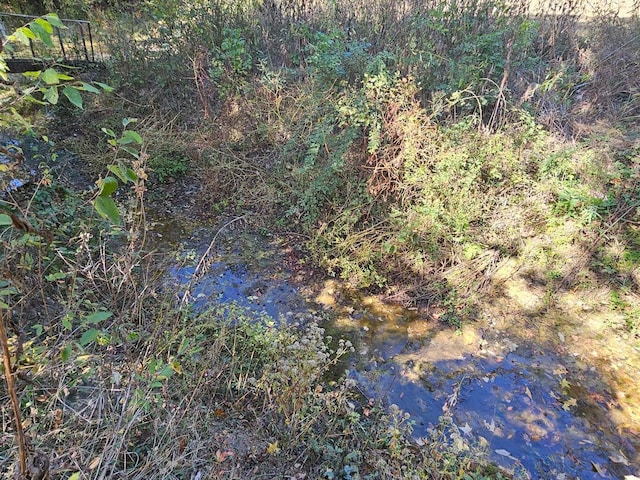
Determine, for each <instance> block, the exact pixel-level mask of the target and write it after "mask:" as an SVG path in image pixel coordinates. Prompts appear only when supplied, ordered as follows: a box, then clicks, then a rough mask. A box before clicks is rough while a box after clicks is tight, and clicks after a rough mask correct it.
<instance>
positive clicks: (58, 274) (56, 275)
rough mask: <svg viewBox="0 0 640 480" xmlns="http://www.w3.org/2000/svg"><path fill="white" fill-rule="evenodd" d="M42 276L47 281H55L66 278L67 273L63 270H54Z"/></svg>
mask: <svg viewBox="0 0 640 480" xmlns="http://www.w3.org/2000/svg"><path fill="white" fill-rule="evenodd" d="M44 278H45V279H46V280H47V282H57V281H58V280H63V279H65V278H67V274H66V273H65V272H55V273H50V274H49V275H46V276H45V277H44Z"/></svg>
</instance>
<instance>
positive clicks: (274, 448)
mask: <svg viewBox="0 0 640 480" xmlns="http://www.w3.org/2000/svg"><path fill="white" fill-rule="evenodd" d="M279 451H280V447H279V446H278V441H277V440H276V441H275V442H273V443H270V444H269V446H268V447H267V453H268V454H269V455H275V454H276V453H278V452H279Z"/></svg>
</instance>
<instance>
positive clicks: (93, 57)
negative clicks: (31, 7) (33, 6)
mask: <svg viewBox="0 0 640 480" xmlns="http://www.w3.org/2000/svg"><path fill="white" fill-rule="evenodd" d="M36 18H38V17H37V16H33V15H20V14H16V13H4V12H0V35H2V41H3V44H4V43H5V41H6V37H7V36H8V35H10V34H11V33H12V32H14V31H15V30H16V29H17V28H19V27H21V26H23V25H25V24H27V23H29V22H30V21H32V20H34V19H36ZM60 21H61V22H62V23H63V24H64V26H65V27H66V28H58V27H53V34H52V36H51V40H52V42H53V48H51V47H50V46H47V45H45V44H44V43H42V42H34V41H32V40H30V41H29V45H23V44H22V43H12V44H11V46H12V47H13V49H11V51H9V49H3V52H2V55H3V56H4V57H5V61H6V62H7V65H8V67H9V70H10V71H12V72H21V71H25V69H27V70H28V69H30V67H31V68H33V66H41V65H42V64H48V63H55V62H60V63H64V64H67V65H82V64H92V63H98V62H100V61H102V55H100V54H99V53H98V52H97V49H96V47H95V44H94V35H93V32H92V30H91V23H90V22H89V21H87V20H74V19H67V18H61V19H60Z"/></svg>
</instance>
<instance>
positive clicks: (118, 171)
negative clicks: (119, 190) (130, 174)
mask: <svg viewBox="0 0 640 480" xmlns="http://www.w3.org/2000/svg"><path fill="white" fill-rule="evenodd" d="M107 168H108V169H109V171H110V172H111V173H114V174H115V175H117V177H118V178H119V179H120V180H122V182H123V183H127V181H128V180H129V179H128V178H127V166H126V165H125V164H124V163H122V162H118V164H117V165H109V166H108V167H107Z"/></svg>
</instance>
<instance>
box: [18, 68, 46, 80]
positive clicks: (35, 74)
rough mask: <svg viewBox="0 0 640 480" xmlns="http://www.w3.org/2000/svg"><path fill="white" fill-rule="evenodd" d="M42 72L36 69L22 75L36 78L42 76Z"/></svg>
mask: <svg viewBox="0 0 640 480" xmlns="http://www.w3.org/2000/svg"><path fill="white" fill-rule="evenodd" d="M40 74H42V70H35V71H33V72H23V73H22V75H23V76H25V77H27V78H33V79H34V80H35V79H36V78H39V77H40Z"/></svg>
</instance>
